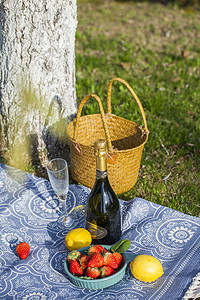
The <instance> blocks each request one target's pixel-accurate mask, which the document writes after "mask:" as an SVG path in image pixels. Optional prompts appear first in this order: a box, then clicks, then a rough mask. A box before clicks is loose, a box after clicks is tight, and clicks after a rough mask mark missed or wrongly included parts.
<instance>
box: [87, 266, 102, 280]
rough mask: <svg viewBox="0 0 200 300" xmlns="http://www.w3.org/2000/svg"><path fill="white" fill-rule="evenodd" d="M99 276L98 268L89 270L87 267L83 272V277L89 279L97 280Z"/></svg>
mask: <svg viewBox="0 0 200 300" xmlns="http://www.w3.org/2000/svg"><path fill="white" fill-rule="evenodd" d="M99 275H100V271H99V269H98V268H90V267H88V268H87V269H86V271H85V276H87V277H91V278H98V277H99Z"/></svg>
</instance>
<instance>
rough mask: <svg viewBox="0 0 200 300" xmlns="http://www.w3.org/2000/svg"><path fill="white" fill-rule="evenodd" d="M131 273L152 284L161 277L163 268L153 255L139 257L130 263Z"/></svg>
mask: <svg viewBox="0 0 200 300" xmlns="http://www.w3.org/2000/svg"><path fill="white" fill-rule="evenodd" d="M130 268H131V273H132V274H133V276H134V277H135V278H136V279H138V280H141V281H145V282H151V281H154V280H156V279H158V278H159V277H161V276H162V275H163V274H164V272H163V267H162V265H161V263H160V261H159V260H158V259H157V258H155V257H153V256H151V255H138V256H136V257H135V258H134V260H133V261H132V262H131V263H130Z"/></svg>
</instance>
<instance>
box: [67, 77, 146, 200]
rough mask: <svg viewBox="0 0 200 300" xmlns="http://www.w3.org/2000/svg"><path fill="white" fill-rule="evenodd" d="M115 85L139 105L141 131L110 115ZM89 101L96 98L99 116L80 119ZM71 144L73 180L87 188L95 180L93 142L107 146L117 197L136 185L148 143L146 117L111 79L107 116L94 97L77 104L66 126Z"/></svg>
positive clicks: (112, 183)
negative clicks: (73, 117)
mask: <svg viewBox="0 0 200 300" xmlns="http://www.w3.org/2000/svg"><path fill="white" fill-rule="evenodd" d="M114 81H119V82H121V83H123V84H124V85H125V86H126V87H127V88H128V90H129V91H130V92H131V94H132V96H133V97H134V98H135V100H136V102H137V103H138V106H139V109H140V111H141V114H142V118H143V122H144V128H142V126H138V125H137V124H136V123H134V122H132V121H129V120H126V119H124V118H121V117H118V116H115V115H112V114H111V89H112V84H113V82H114ZM89 98H95V99H96V100H97V102H98V104H99V109H100V114H92V115H87V116H81V112H82V108H83V105H84V104H85V102H86V101H87V100H88V99H89ZM67 135H68V138H69V144H70V156H71V173H72V178H73V179H74V180H75V181H77V182H79V183H81V184H83V185H85V186H88V187H90V188H92V187H93V185H94V182H95V178H96V159H95V156H94V142H95V141H96V140H97V139H100V138H101V139H106V141H107V145H108V152H109V154H108V178H109V181H110V184H111V186H112V187H113V189H114V191H115V193H116V194H121V193H124V192H127V191H128V190H130V189H131V188H132V187H133V186H134V185H135V183H136V182H137V178H138V173H139V168H140V161H141V156H142V151H143V148H144V144H145V143H146V141H147V139H148V129H147V122H146V117H145V113H144V110H143V107H142V104H141V103H140V100H139V99H138V97H137V95H136V94H135V92H134V91H133V89H132V88H131V87H130V86H129V84H128V83H127V82H126V81H124V80H123V79H121V78H113V79H112V80H111V81H110V83H109V85H108V90H107V114H106V115H105V113H104V110H103V106H102V103H101V100H100V98H99V97H98V96H97V95H95V94H90V95H88V96H86V97H85V98H84V99H83V100H82V101H81V103H80V105H79V108H78V112H77V117H76V119H75V120H73V121H72V122H70V124H69V125H68V126H67Z"/></svg>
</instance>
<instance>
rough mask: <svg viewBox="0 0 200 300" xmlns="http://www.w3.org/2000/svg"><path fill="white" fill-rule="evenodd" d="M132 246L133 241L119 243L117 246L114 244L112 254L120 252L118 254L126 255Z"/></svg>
mask: <svg viewBox="0 0 200 300" xmlns="http://www.w3.org/2000/svg"><path fill="white" fill-rule="evenodd" d="M130 245H131V241H130V240H127V239H126V240H121V241H119V242H117V243H116V244H114V245H113V246H112V247H111V248H110V250H111V252H118V253H121V254H122V253H124V252H125V251H127V250H128V249H129V247H130Z"/></svg>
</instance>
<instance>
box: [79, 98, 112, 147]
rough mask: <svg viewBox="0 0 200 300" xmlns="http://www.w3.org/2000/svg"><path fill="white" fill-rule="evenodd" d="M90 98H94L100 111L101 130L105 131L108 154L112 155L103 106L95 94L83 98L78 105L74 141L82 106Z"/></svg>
mask: <svg viewBox="0 0 200 300" xmlns="http://www.w3.org/2000/svg"><path fill="white" fill-rule="evenodd" d="M90 98H95V99H96V100H97V102H98V105H99V109H100V115H101V120H102V123H103V128H104V131H105V136H106V142H107V146H108V152H110V153H113V152H114V150H113V146H112V143H111V140H110V134H109V131H108V126H107V123H106V117H105V112H104V109H103V105H102V103H101V99H100V98H99V97H98V96H97V95H95V94H89V95H87V96H85V97H84V98H83V100H82V101H81V103H80V105H79V108H78V112H77V116H76V125H75V131H74V140H75V142H76V143H77V133H78V127H79V122H80V117H81V113H82V109H83V105H84V104H85V102H86V101H87V100H88V99H90Z"/></svg>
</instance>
